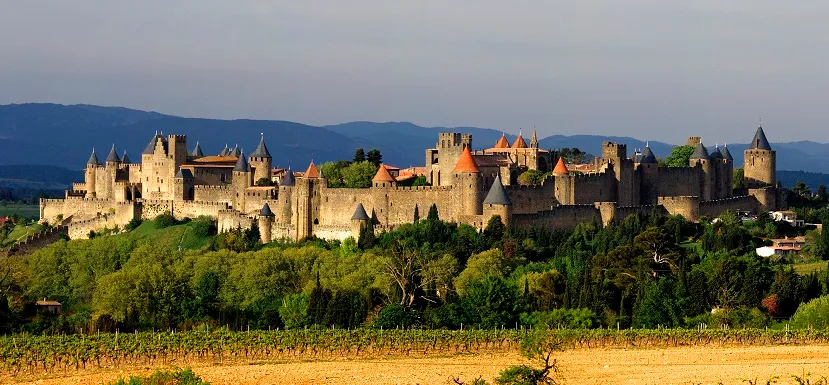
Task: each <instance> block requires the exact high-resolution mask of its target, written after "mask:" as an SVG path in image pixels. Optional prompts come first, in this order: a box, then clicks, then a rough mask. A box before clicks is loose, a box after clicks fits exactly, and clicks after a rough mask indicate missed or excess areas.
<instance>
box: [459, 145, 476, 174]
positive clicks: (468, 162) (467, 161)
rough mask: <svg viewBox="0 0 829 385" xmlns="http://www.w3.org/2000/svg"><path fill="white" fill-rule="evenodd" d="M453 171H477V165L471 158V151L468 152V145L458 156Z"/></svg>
mask: <svg viewBox="0 0 829 385" xmlns="http://www.w3.org/2000/svg"><path fill="white" fill-rule="evenodd" d="M452 172H453V173H456V174H457V173H479V172H481V170H479V169H478V165H477V164H475V159H473V158H472V153H471V152H469V147H464V148H463V153H461V156H460V157H459V158H458V163H457V164H455V169H454V170H452Z"/></svg>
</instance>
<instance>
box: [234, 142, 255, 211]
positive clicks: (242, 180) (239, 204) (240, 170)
mask: <svg viewBox="0 0 829 385" xmlns="http://www.w3.org/2000/svg"><path fill="white" fill-rule="evenodd" d="M252 178H253V172H251V170H250V164H248V161H247V160H245V154H244V153H243V152H242V153H240V154H239V159H238V160H237V161H236V165H235V166H234V167H233V190H234V194H235V198H236V199H235V200H234V204H233V208H234V209H236V210H238V211H240V212H245V190H247V188H248V187H250V186H251V185H252V181H251V179H252Z"/></svg>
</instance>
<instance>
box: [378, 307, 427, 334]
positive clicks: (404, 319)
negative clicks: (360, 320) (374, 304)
mask: <svg viewBox="0 0 829 385" xmlns="http://www.w3.org/2000/svg"><path fill="white" fill-rule="evenodd" d="M419 324H420V314H418V313H417V311H415V310H413V309H407V308H405V307H403V306H401V305H398V304H393V305H387V306H385V307H383V309H381V310H380V314H379V315H378V316H377V320H376V321H374V327H375V328H381V329H394V328H398V327H402V328H407V327H411V326H416V325H419Z"/></svg>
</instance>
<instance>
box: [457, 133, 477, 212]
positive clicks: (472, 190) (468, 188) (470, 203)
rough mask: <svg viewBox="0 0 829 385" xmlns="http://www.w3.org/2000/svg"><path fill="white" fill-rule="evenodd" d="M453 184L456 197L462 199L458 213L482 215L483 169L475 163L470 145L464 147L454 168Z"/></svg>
mask: <svg viewBox="0 0 829 385" xmlns="http://www.w3.org/2000/svg"><path fill="white" fill-rule="evenodd" d="M452 178H453V181H452V185H453V186H454V189H455V190H456V191H457V193H456V195H455V196H456V198H459V199H460V200H461V204H460V208H461V209H460V210H459V211H458V214H461V215H481V212H482V206H481V200H482V198H483V197H482V196H481V195H483V194H482V189H483V186H482V183H481V170H480V169H478V165H477V164H476V163H475V159H474V158H473V157H472V153H471V152H469V147H468V146H467V147H464V148H463V152H462V153H461V156H460V157H458V163H457V164H455V169H454V170H452Z"/></svg>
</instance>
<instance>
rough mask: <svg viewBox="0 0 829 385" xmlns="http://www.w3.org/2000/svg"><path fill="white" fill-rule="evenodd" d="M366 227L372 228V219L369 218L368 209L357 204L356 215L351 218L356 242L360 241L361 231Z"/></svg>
mask: <svg viewBox="0 0 829 385" xmlns="http://www.w3.org/2000/svg"><path fill="white" fill-rule="evenodd" d="M365 226H371V217H369V216H368V213H367V212H366V208H365V207H363V204H362V203H357V207H356V208H355V209H354V214H353V215H352V216H351V236H352V237H354V239H355V240H359V239H360V230H362V229H363V228H364V227H365Z"/></svg>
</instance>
